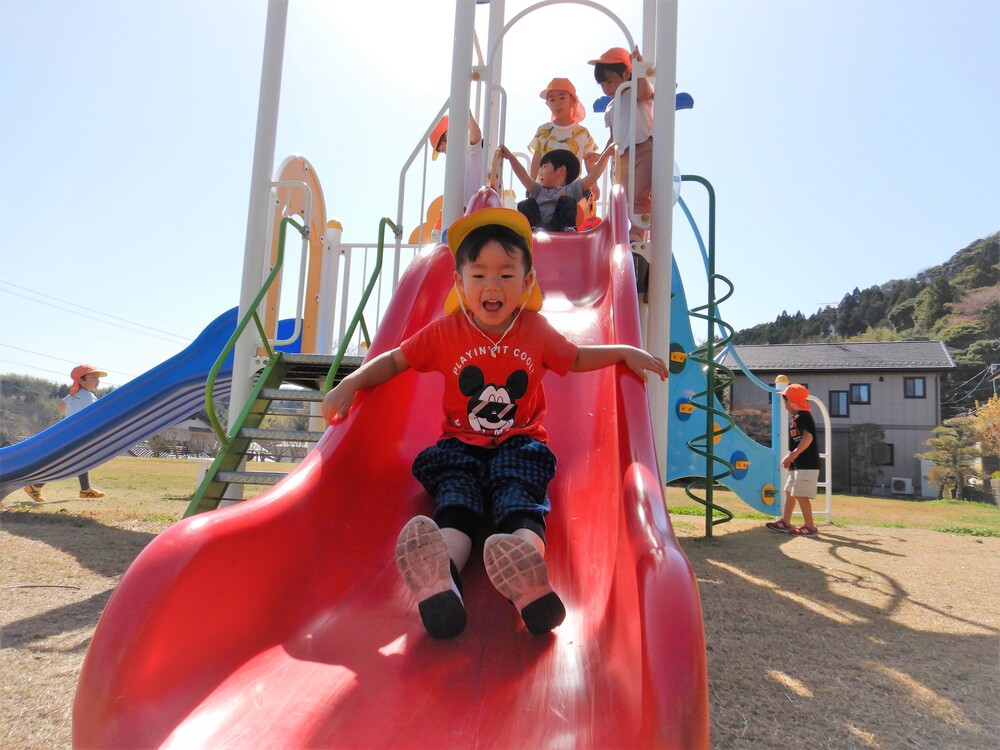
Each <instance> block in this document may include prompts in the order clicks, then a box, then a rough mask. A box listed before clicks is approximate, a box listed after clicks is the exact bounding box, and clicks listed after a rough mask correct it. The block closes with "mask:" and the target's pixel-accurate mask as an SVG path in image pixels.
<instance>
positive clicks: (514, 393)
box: [458, 365, 528, 435]
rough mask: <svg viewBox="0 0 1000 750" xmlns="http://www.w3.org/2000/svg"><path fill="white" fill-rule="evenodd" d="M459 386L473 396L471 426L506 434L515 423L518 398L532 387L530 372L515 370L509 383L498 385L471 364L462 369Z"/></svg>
mask: <svg viewBox="0 0 1000 750" xmlns="http://www.w3.org/2000/svg"><path fill="white" fill-rule="evenodd" d="M458 387H459V389H460V390H461V391H462V395H464V396H468V397H469V426H470V427H472V429H474V430H476V431H477V432H491V433H493V434H494V435H502V434H503V433H504V432H506V431H507V430H509V429H510V428H511V427H513V426H514V415H515V414H516V413H517V399H519V398H521V397H522V396H523V395H524V394H525V393H526V392H527V390H528V373H527V372H525V371H524V370H514V372H512V373H511V374H510V375H509V376H508V377H507V383H506V385H496V384H494V383H486V378H485V377H484V375H483V371H482V370H480V369H479V368H478V367H476V366H475V365H469V366H467V367H464V368H462V372H461V373H459V376H458Z"/></svg>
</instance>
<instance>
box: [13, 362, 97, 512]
mask: <svg viewBox="0 0 1000 750" xmlns="http://www.w3.org/2000/svg"><path fill="white" fill-rule="evenodd" d="M107 376H108V374H107V373H106V372H104V371H103V370H98V369H97V368H96V367H94V366H93V365H77V366H76V367H74V368H73V371H72V372H71V373H70V377H71V378H72V379H73V385H71V386H70V388H69V395H68V396H66V397H65V398H64V399H63V400H62V401H60V402H59V411H60V413H61V414H62V415H63V416H64V417H71V416H73V415H74V414H76V413H77V412H78V411H80V410H81V409H83V408H84V407H87V406H90V405H91V404H92V403H94V402H95V401H97V395H96V394H95V393H94V392H95V391H96V390H97V388H98V386H100V384H101V378H106V377H107ZM78 478H79V480H80V497H82V498H84V499H87V500H95V499H97V498H101V497H104V496H105V493H104V492H101V491H100V490H99V489H97V488H96V487H91V486H90V472H89V471H85V472H83V474H80V476H79V477H78ZM44 485H45V483H44V482H40V483H39V484H29V485H28V486H27V487H25V488H24V491H25V492H27V493H28V495H30V496H31V499H32V500H34V501H35V502H36V503H44V502H45V497H44V496H43V495H42V487H43V486H44Z"/></svg>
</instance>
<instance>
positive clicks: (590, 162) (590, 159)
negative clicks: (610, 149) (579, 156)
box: [583, 151, 601, 172]
mask: <svg viewBox="0 0 1000 750" xmlns="http://www.w3.org/2000/svg"><path fill="white" fill-rule="evenodd" d="M600 158H601V155H600V154H599V153H597V152H596V151H591V152H590V153H589V154H587V155H586V156H584V157H583V164H584V166H585V167H587V171H588V172H589V171H590V170H592V169H593V168H594V165H595V164H597V161H598V159H600Z"/></svg>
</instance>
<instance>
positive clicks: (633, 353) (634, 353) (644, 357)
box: [625, 347, 670, 381]
mask: <svg viewBox="0 0 1000 750" xmlns="http://www.w3.org/2000/svg"><path fill="white" fill-rule="evenodd" d="M625 364H626V365H628V366H629V369H630V370H632V372H634V373H635V374H636V375H638V376H639V378H640V379H641V380H643V381H645V380H647V379H648V378H647V376H646V371H647V370H648V371H649V372H655V373H656V374H657V375H659V376H660V380H666V379H667V376H668V375H669V374H670V371H669V370H668V369H667V363H666V362H664V361H663V360H662V359H660V358H659V357H654V356H653V355H652V354H650V353H649V352H647V351H643V350H642V349H637V348H635V347H632V348H631V349H629V351H628V352H626V354H625Z"/></svg>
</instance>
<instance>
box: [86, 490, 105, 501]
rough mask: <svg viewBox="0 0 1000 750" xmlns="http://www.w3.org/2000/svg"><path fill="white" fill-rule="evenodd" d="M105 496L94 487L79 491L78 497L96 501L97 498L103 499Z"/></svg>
mask: <svg viewBox="0 0 1000 750" xmlns="http://www.w3.org/2000/svg"><path fill="white" fill-rule="evenodd" d="M106 494H107V493H104V492H101V491H100V490H99V489H96V488H95V487H91V488H90V489H89V490H80V497H82V498H86V499H87V500H96V499H97V498H99V497H104V496H105V495H106Z"/></svg>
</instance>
